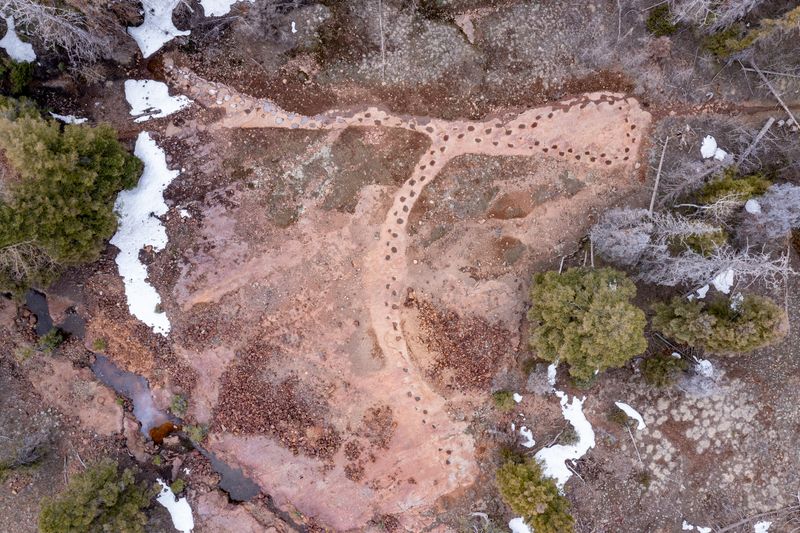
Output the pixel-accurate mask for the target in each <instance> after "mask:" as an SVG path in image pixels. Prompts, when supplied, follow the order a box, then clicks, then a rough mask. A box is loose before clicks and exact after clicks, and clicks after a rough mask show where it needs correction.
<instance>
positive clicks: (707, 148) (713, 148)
mask: <svg viewBox="0 0 800 533" xmlns="http://www.w3.org/2000/svg"><path fill="white" fill-rule="evenodd" d="M700 155H702V156H703V159H709V158H712V157H713V158H714V159H716V160H717V161H722V160H723V159H725V156H727V155H728V152H726V151H725V150H723V149H722V148H719V147H718V146H717V140H716V139H715V138H714V137H712V136H711V135H706V136H705V137H704V138H703V144H702V145H700Z"/></svg>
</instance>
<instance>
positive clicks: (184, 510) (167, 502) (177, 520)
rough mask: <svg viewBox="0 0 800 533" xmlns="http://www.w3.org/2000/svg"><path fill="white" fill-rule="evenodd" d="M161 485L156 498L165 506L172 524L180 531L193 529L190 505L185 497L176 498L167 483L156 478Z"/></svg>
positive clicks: (184, 531) (184, 532) (187, 532)
mask: <svg viewBox="0 0 800 533" xmlns="http://www.w3.org/2000/svg"><path fill="white" fill-rule="evenodd" d="M156 481H157V482H158V484H159V485H161V492H160V493H159V494H158V496H157V498H156V500H157V501H158V503H160V504H161V505H163V506H164V507H166V509H167V511H169V515H170V516H171V517H172V526H173V527H174V528H175V529H177V530H178V531H180V532H181V533H190V532H191V531H192V529H194V518H192V507H191V506H190V505H189V502H188V500H186V498H180V499H178V498H176V497H175V495H174V494H173V493H172V490H170V488H169V485H167V484H166V483H164V481H163V480H162V479H160V478H159V479H157V480H156Z"/></svg>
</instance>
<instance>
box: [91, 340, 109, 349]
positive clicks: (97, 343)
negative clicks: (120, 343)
mask: <svg viewBox="0 0 800 533" xmlns="http://www.w3.org/2000/svg"><path fill="white" fill-rule="evenodd" d="M107 348H108V343H107V342H106V340H105V339H104V338H102V337H98V338H96V339H95V340H94V341H92V350H94V351H96V352H105V351H106V349H107Z"/></svg>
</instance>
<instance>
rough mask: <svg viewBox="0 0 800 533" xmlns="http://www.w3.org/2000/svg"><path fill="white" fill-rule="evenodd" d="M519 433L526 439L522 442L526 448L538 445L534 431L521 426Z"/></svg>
mask: <svg viewBox="0 0 800 533" xmlns="http://www.w3.org/2000/svg"><path fill="white" fill-rule="evenodd" d="M519 434H520V435H522V437H523V438H524V439H525V441H524V442H522V443H520V444H522V445H523V446H525V447H526V448H533V447H534V446H536V441H535V440H533V431H531V430H530V429H528V428H527V427H525V426H522V427H521V428H519Z"/></svg>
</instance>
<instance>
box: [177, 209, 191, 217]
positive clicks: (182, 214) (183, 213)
mask: <svg viewBox="0 0 800 533" xmlns="http://www.w3.org/2000/svg"><path fill="white" fill-rule="evenodd" d="M178 213H179V214H180V215H181V218H192V214H191V213H190V212H189V211H188V210H186V209H181V210H179V211H178Z"/></svg>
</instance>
